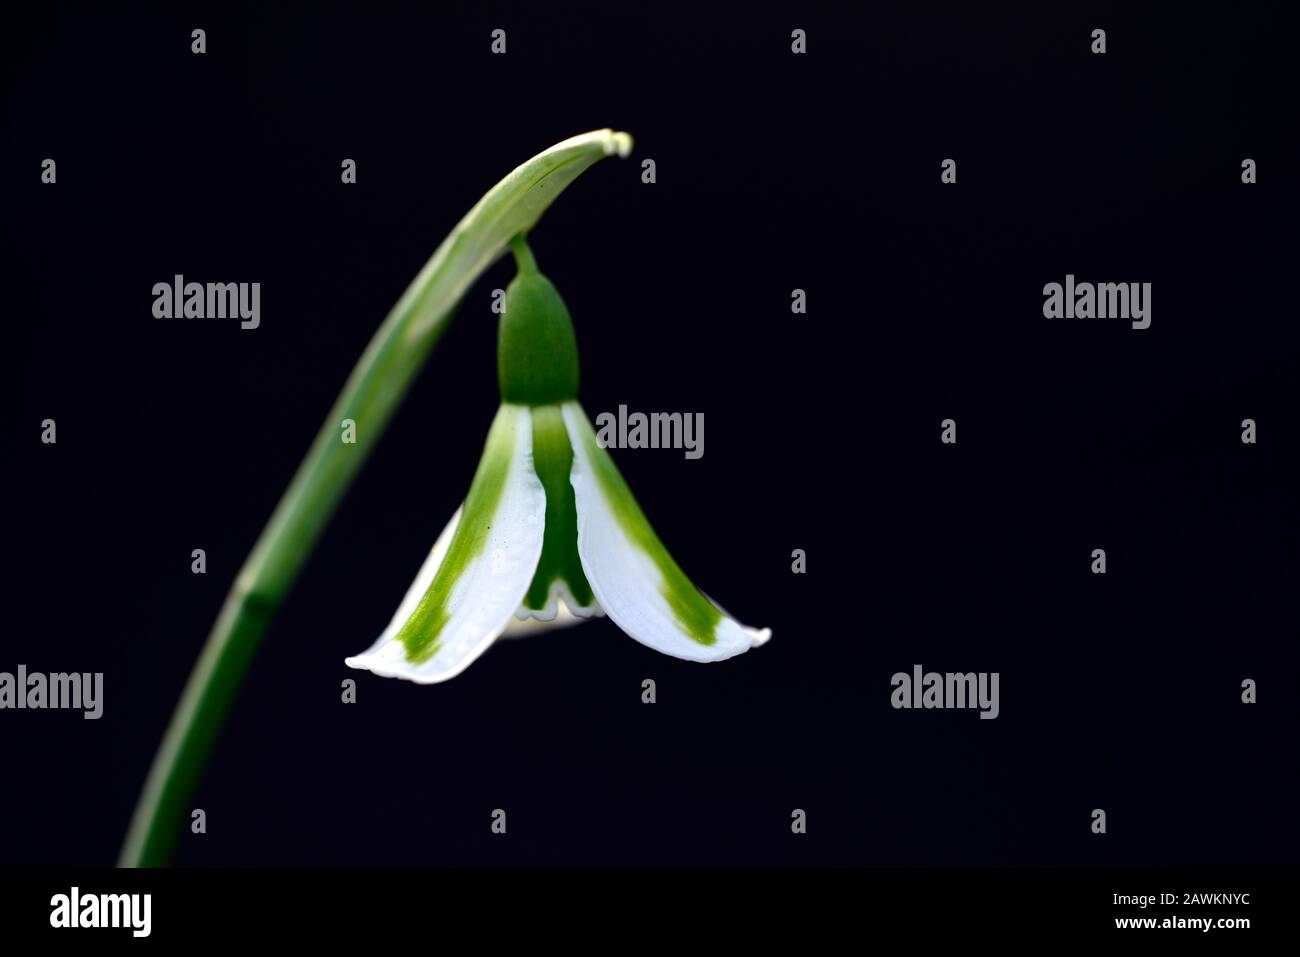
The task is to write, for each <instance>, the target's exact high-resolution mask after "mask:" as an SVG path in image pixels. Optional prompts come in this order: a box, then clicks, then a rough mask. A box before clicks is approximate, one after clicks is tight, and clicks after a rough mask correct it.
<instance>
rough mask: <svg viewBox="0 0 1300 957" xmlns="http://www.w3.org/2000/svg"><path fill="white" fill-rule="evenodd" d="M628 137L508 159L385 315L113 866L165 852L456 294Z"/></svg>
mask: <svg viewBox="0 0 1300 957" xmlns="http://www.w3.org/2000/svg"><path fill="white" fill-rule="evenodd" d="M631 144H632V141H631V137H629V136H628V135H627V134H626V133H615V132H612V131H611V130H599V131H596V132H593V133H585V134H582V135H581V136H575V137H573V138H572V139H568V140H565V141H564V142H562V143H559V144H557V145H555V146H553V147H551V148H550V149H548V150H545V151H544V152H542V153H539V154H538V155H536V156H534V157H533V158H532V159H530V160H529V161H528V162H526V163H524V164H523V165H522V166H519V167H517V168H516V169H515V170H514V171H513V172H511V173H510V174H509V175H508V176H506V177H505V179H503V180H501V182H499V183H497V185H496V186H494V187H493V188H492V189H491V190H490V191H489V192H488V193H487V194H486V195H484V197H483V198H482V199H481V200H479V202H478V203H477V204H476V205H475V206H474V208H473V209H471V210H470V211H469V213H467V214H466V216H465V218H464V219H462V220H461V221H460V223H459V224H458V225H457V226H456V228H455V229H453V230H452V232H451V234H450V235H449V236H448V237H447V238H446V239H445V240H443V242H442V245H440V246H439V247H438V249H437V251H435V252H434V254H433V256H432V258H430V260H429V262H428V263H427V264H426V265H425V266H424V268H423V269H422V270H421V271H420V274H419V275H418V276H416V278H415V281H414V282H412V283H411V285H410V287H409V288H407V290H406V292H405V294H404V295H403V296H402V298H401V299H400V300H399V301H398V303H397V305H395V306H394V307H393V309H392V311H391V312H390V313H389V314H388V318H387V319H385V320H384V323H383V325H381V326H380V327H379V330H378V332H376V333H375V336H374V338H373V339H371V341H370V344H369V346H367V347H366V350H365V352H364V353H363V354H362V356H361V358H360V360H359V361H358V362H357V365H356V367H355V368H354V369H353V370H352V374H351V376H350V377H349V378H348V381H347V383H346V384H345V385H344V387H343V391H342V393H341V394H340V395H339V397H338V399H337V400H336V401H335V403H334V407H333V408H332V409H331V410H330V413H329V416H328V417H327V418H326V420H325V423H324V425H322V426H321V429H320V432H319V433H318V434H317V436H316V440H315V441H314V442H313V443H312V446H311V449H310V451H308V453H307V457H306V458H305V459H304V460H303V462H302V464H301V465H300V466H299V468H298V472H297V474H295V475H294V477H293V481H292V482H291V483H290V485H289V488H288V490H287V491H286V492H285V493H284V497H283V498H281V500H280V503H279V505H278V506H276V509H275V512H274V513H273V514H272V516H271V520H270V522H269V523H268V524H267V526H266V528H265V529H264V530H263V532H262V534H261V536H260V537H259V538H258V540H257V544H256V545H255V546H254V547H253V551H252V553H251V554H250V555H249V557H248V560H247V561H246V562H245V563H244V567H243V568H242V569H241V570H240V572H239V575H238V576H237V577H236V579H235V583H234V586H233V587H232V588H231V591H230V594H229V596H228V597H227V598H226V601H225V604H224V605H223V606H222V608H221V613H220V615H219V616H218V617H217V621H216V624H215V625H214V626H213V628H212V633H211V634H210V635H209V636H208V640H207V644H205V645H204V647H203V651H202V653H201V654H200V655H199V660H198V662H197V663H196V664H195V666H194V670H193V671H192V672H191V673H190V677H189V681H188V683H187V684H186V686H185V690H184V692H183V693H182V695H181V699H180V703H179V704H178V705H177V707H176V711H175V713H174V714H173V715H172V719H171V724H170V725H169V726H168V728H167V732H166V734H165V736H164V737H163V741H162V745H161V746H160V747H159V749H158V754H157V755H156V756H155V758H154V762H153V766H152V767H151V768H150V771H149V776H148V778H147V779H146V781H145V785H144V789H143V791H142V793H141V795H140V799H139V802H138V803H137V805H136V808H135V813H134V815H133V817H132V819H131V826H130V830H129V831H128V833H127V836H126V842H125V844H124V845H123V848H122V852H121V855H120V857H119V859H118V864H119V866H123V867H157V866H163V865H166V864H167V863H168V862H169V861H170V860H171V855H172V851H173V849H174V848H175V845H176V841H177V839H178V837H179V834H180V829H181V826H182V824H183V822H184V820H185V819H186V818H187V817H188V812H187V805H188V803H189V801H190V799H191V797H192V796H193V794H194V790H195V788H196V787H197V786H198V783H199V779H200V777H201V775H202V771H203V767H204V764H205V763H206V761H207V757H208V754H209V752H210V751H211V750H212V746H213V744H214V742H215V741H216V738H217V736H218V733H219V731H220V729H221V725H222V722H223V721H224V720H225V717H226V714H227V712H228V711H229V709H230V704H231V702H232V701H233V699H234V697H235V695H236V693H237V692H238V690H239V686H240V684H241V683H242V681H243V678H244V674H245V672H246V671H247V670H248V665H249V663H250V662H251V661H252V659H253V656H254V654H255V653H256V651H257V648H258V645H259V644H260V643H261V640H262V635H263V634H264V633H265V631H266V629H267V627H268V626H269V625H270V623H271V620H272V619H273V618H274V617H275V613H276V611H277V610H278V609H279V607H280V603H281V601H283V599H284V597H285V595H286V594H287V592H288V591H289V588H290V587H291V586H292V585H293V582H294V580H295V579H296V578H297V576H298V573H299V572H300V571H301V570H302V567H303V565H304V564H305V563H306V561H307V558H308V557H309V556H310V555H311V551H312V548H313V546H314V545H315V544H316V541H317V539H318V538H319V537H320V535H321V533H322V532H323V531H324V529H325V526H326V525H327V524H328V522H329V520H330V517H331V516H332V515H333V513H334V509H335V508H336V507H337V505H338V503H339V500H340V499H341V498H342V497H343V494H344V492H345V491H346V490H347V488H348V486H349V485H350V484H351V482H352V479H353V478H354V477H355V475H356V473H357V471H358V470H359V469H360V468H361V465H362V463H364V462H365V460H366V458H367V457H368V456H369V454H370V452H371V450H372V449H373V448H374V446H375V443H376V442H377V441H378V440H379V436H380V434H381V433H382V432H383V430H384V427H385V426H386V425H387V424H388V420H389V419H390V418H391V417H392V414H393V412H394V411H395V410H396V409H397V407H398V405H400V404H401V401H402V399H403V397H404V396H405V395H406V392H407V389H408V388H409V387H410V385H411V383H412V381H413V380H414V378H415V375H416V373H417V372H418V371H419V370H420V368H421V367H422V366H423V364H424V361H425V359H426V358H427V357H428V355H429V352H430V350H432V348H433V347H434V345H435V344H436V343H437V341H438V340H439V338H441V336H442V333H443V331H444V330H445V329H446V327H447V324H448V322H449V321H450V319H451V316H452V313H453V310H454V309H455V307H456V305H457V303H458V302H459V301H460V299H461V297H462V296H464V294H465V292H466V291H467V290H468V289H469V287H470V286H471V285H472V284H473V283H474V281H475V280H476V279H477V278H478V277H479V275H481V274H482V273H483V271H484V270H486V269H487V268H488V267H489V266H490V265H492V263H493V262H494V261H495V260H496V259H497V258H498V257H499V256H500V255H501V254H502V253H503V252H504V251H505V249H506V246H507V244H508V243H509V242H510V240H511V239H513V238H514V237H516V236H518V235H521V234H522V233H525V232H527V231H528V230H529V229H531V228H532V227H533V225H534V224H536V222H537V220H538V219H539V218H540V217H541V215H542V213H543V212H545V210H546V209H547V207H548V206H550V204H551V203H552V202H553V201H554V200H555V197H556V196H558V195H559V194H560V192H561V191H563V190H564V188H565V187H566V186H568V185H569V184H570V183H571V182H573V180H574V179H576V178H577V177H578V176H579V175H580V174H581V173H582V172H583V171H585V170H586V169H587V168H588V167H589V166H591V165H592V164H593V163H595V162H597V161H598V160H600V159H601V158H603V157H605V156H609V155H611V154H613V153H617V154H618V155H620V156H626V155H627V153H628V151H629V150H630V149H631ZM345 419H351V420H352V421H353V422H354V423H355V428H354V437H355V441H354V442H350V443H345V442H343V441H342V438H341V435H342V427H343V422H344V420H345Z"/></svg>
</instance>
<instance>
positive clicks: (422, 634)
mask: <svg viewBox="0 0 1300 957" xmlns="http://www.w3.org/2000/svg"><path fill="white" fill-rule="evenodd" d="M526 413H527V410H526V409H523V408H521V407H519V406H516V405H508V404H504V405H502V406H501V409H500V411H499V412H497V416H496V418H495V419H494V420H493V422H492V428H491V430H490V431H489V432H488V438H487V447H486V449H484V451H483V458H482V460H481V461H480V462H479V465H478V471H477V472H476V473H475V474H474V482H473V484H472V485H471V486H470V489H469V496H468V497H467V498H466V499H465V509H464V511H462V512H461V516H460V521H459V522H458V523H457V524H456V531H455V533H454V534H453V535H452V538H451V544H450V545H449V546H448V548H447V554H446V556H444V557H443V560H442V564H441V565H439V566H438V572H437V574H436V575H434V577H433V582H432V583H431V584H430V585H429V590H428V591H426V592H425V593H424V597H423V598H421V599H420V604H419V605H417V606H416V609H415V611H414V613H412V615H411V617H410V618H408V619H407V620H406V623H405V624H404V625H402V627H401V629H400V630H399V631H398V632H397V640H398V641H400V642H402V644H404V645H406V660H407V661H411V662H415V663H417V664H418V663H420V662H422V661H428V660H429V659H430V658H432V657H433V656H434V655H435V654H436V653H437V651H438V646H439V638H440V636H441V634H442V629H443V627H444V626H445V625H446V624H447V620H448V618H449V617H450V616H449V615H448V613H447V602H448V600H449V599H450V598H451V592H452V589H453V588H454V587H455V585H456V582H457V581H459V580H460V576H461V575H462V574H464V572H465V569H466V568H467V567H468V566H469V564H470V562H472V561H473V560H474V559H475V557H477V556H478V554H479V553H480V552H482V551H483V546H484V544H485V543H486V542H487V538H488V533H489V532H490V531H491V529H492V520H493V517H494V516H495V515H496V511H497V506H498V505H499V504H500V502H501V494H502V492H504V491H505V487H506V480H507V478H508V476H509V475H510V460H511V458H512V457H513V455H514V446H515V430H516V429H518V428H519V427H520V426H521V425H522V424H523V420H526V419H527V414H526Z"/></svg>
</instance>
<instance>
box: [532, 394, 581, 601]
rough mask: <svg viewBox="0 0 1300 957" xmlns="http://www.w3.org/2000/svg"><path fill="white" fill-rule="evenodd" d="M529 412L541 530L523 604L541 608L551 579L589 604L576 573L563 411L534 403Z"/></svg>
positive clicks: (575, 536)
mask: <svg viewBox="0 0 1300 957" xmlns="http://www.w3.org/2000/svg"><path fill="white" fill-rule="evenodd" d="M532 413H533V464H534V465H535V466H536V468H537V478H538V479H539V480H540V481H541V483H542V488H544V489H546V533H545V535H544V537H543V542H542V557H541V560H540V561H539V562H538V563H537V572H536V574H534V575H533V583H532V584H531V585H529V586H528V595H527V596H526V597H525V598H524V605H525V606H527V607H528V608H531V609H533V610H534V611H540V610H541V609H543V608H545V607H546V600H547V597H548V596H549V595H550V592H551V585H552V583H553V582H556V581H562V582H564V583H565V584H566V585H568V586H569V594H570V595H571V596H572V597H573V600H574V601H575V602H577V603H578V604H579V605H581V606H583V607H587V606H589V605H591V602H592V594H591V585H590V584H588V582H587V576H586V575H584V574H583V572H582V559H580V558H579V557H578V507H577V505H576V503H575V502H574V499H573V483H572V482H570V481H569V473H570V471H571V470H572V468H573V445H572V444H571V443H570V442H569V432H568V430H567V429H566V428H565V427H564V414H563V413H562V412H561V411H560V407H559V406H558V405H540V406H536V407H534V408H533V410H532Z"/></svg>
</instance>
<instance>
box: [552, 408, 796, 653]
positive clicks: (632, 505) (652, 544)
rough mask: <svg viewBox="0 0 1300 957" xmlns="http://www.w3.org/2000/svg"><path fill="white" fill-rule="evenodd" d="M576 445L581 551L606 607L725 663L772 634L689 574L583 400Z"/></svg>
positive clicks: (567, 417)
mask: <svg viewBox="0 0 1300 957" xmlns="http://www.w3.org/2000/svg"><path fill="white" fill-rule="evenodd" d="M563 410H564V423H565V426H566V427H567V428H568V431H569V439H570V441H572V443H573V473H572V479H571V480H572V482H573V491H574V497H575V500H576V502H577V507H578V554H579V556H580V557H581V559H582V568H583V571H584V572H585V573H586V576H587V580H588V581H589V582H590V583H591V589H592V591H593V592H594V593H595V595H596V599H597V601H599V602H600V606H601V608H603V609H604V610H605V613H606V614H607V615H609V617H610V618H612V619H613V620H614V621H615V623H617V624H618V626H619V627H620V628H622V629H623V630H624V631H625V632H627V633H628V634H629V635H631V636H632V637H633V638H635V639H636V640H637V641H639V642H641V643H642V644H643V645H649V646H650V647H651V648H654V649H655V650H656V651H661V652H663V653H664V654H668V655H673V656H674V657H676V658H687V659H689V660H691V661H721V660H722V659H724V658H730V657H732V656H734V655H738V654H741V653H742V652H745V651H748V650H749V649H750V648H752V647H754V646H755V645H760V644H762V643H763V642H765V641H767V639H768V638H770V637H771V635H772V633H771V631H770V630H768V629H762V630H761V631H760V630H758V629H755V628H747V627H745V626H744V625H742V624H740V623H739V622H737V621H736V620H735V619H734V618H731V617H730V616H729V615H727V614H726V613H725V612H723V611H722V610H721V609H720V608H718V606H717V605H715V604H713V602H711V601H710V600H709V599H708V598H706V597H705V596H704V595H703V594H701V593H700V591H699V589H697V588H696V587H695V586H694V585H693V584H691V582H690V580H689V579H688V578H687V577H686V576H685V574H683V572H682V570H681V568H680V567H678V565H677V563H676V562H675V561H673V559H672V556H671V555H669V554H668V551H667V549H665V548H664V547H663V544H662V543H661V542H660V541H659V538H658V536H657V535H655V533H654V529H652V528H651V527H650V524H649V523H648V522H647V521H646V518H645V515H644V514H643V513H642V512H641V509H640V507H639V506H638V505H637V503H636V499H635V498H633V496H632V493H631V491H629V490H628V487H627V483H625V482H624V481H623V477H622V476H621V475H620V474H619V472H618V469H617V468H616V467H615V465H614V461H613V459H611V458H610V457H609V453H607V452H606V451H605V450H604V449H603V448H601V446H600V443H599V442H598V441H597V440H596V433H595V432H594V431H593V430H592V427H591V423H590V422H589V421H588V420H587V416H586V413H584V412H583V411H582V407H581V406H579V405H578V404H577V403H576V402H567V403H565V404H564V406H563Z"/></svg>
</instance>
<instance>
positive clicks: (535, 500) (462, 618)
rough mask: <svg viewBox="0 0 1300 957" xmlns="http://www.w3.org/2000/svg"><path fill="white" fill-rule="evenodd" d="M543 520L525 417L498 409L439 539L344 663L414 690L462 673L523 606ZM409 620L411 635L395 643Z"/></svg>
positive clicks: (515, 408)
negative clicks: (465, 491)
mask: <svg viewBox="0 0 1300 957" xmlns="http://www.w3.org/2000/svg"><path fill="white" fill-rule="evenodd" d="M494 490H499V492H497V491H494ZM545 515H546V493H545V491H544V490H543V488H542V484H541V482H540V481H539V480H538V478H537V474H536V472H535V471H534V468H533V454H532V420H531V416H530V414H529V410H528V409H527V408H526V407H525V406H519V405H511V404H504V405H502V406H501V410H500V412H498V413H497V417H496V420H495V421H494V422H493V423H492V430H491V432H490V433H489V435H488V442H487V449H486V450H485V451H484V454H483V460H482V462H481V463H480V464H479V469H478V473H477V474H476V475H475V476H474V484H473V486H472V487H471V488H470V493H469V496H468V497H467V498H466V502H465V505H464V507H463V508H462V509H460V510H459V511H458V512H457V515H456V516H453V518H452V522H451V523H450V524H449V525H448V526H447V529H445V530H444V531H443V534H442V535H440V536H438V541H437V542H436V543H435V544H434V546H433V550H432V551H431V552H430V553H429V557H428V559H426V561H425V563H424V565H423V566H422V567H421V569H420V573H419V575H418V576H417V577H416V580H415V583H414V584H413V585H412V586H411V589H410V590H409V591H408V592H407V595H406V598H405V599H403V601H402V605H401V607H400V608H399V609H398V614H397V615H395V616H394V618H393V621H392V622H391V623H390V624H389V626H388V628H387V629H385V631H384V633H383V634H382V635H381V636H380V637H379V640H378V641H376V642H375V643H374V645H372V646H371V647H370V649H369V650H367V651H366V652H365V653H364V654H361V655H357V656H355V657H352V658H348V659H347V664H348V665H349V666H350V667H353V668H364V669H368V670H370V671H373V672H374V673H375V674H378V675H384V676H386V677H396V678H407V679H409V680H411V681H417V682H420V683H422V684H430V683H433V682H436V681H446V680H447V679H448V678H453V677H455V676H456V675H458V674H460V673H461V672H462V671H464V670H465V668H467V667H469V665H470V664H471V663H472V662H473V661H474V659H476V658H477V657H478V656H479V655H481V654H482V653H483V652H484V651H486V650H487V647H488V646H489V645H490V644H491V643H492V642H493V641H495V640H496V639H497V637H499V636H500V635H501V633H502V632H503V631H504V630H505V628H506V626H507V625H508V624H509V623H510V621H511V620H512V619H513V617H514V613H515V610H516V609H518V608H519V606H520V604H521V603H522V602H523V599H524V595H525V594H527V591H528V585H529V583H530V582H531V581H532V577H533V572H534V571H535V570H536V568H537V560H538V558H539V556H540V555H541V551H542V539H543V532H544V527H545ZM444 565H446V567H445V568H444ZM408 623H410V624H411V625H412V628H411V629H407V630H408V631H410V632H411V634H410V635H409V636H407V637H408V640H403V637H400V636H402V635H403V630H404V629H406V628H407V625H408ZM410 639H414V640H415V641H416V642H417V644H416V645H414V646H412V645H411V644H410ZM412 647H414V648H415V653H414V654H413V653H412V650H411V649H412Z"/></svg>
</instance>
